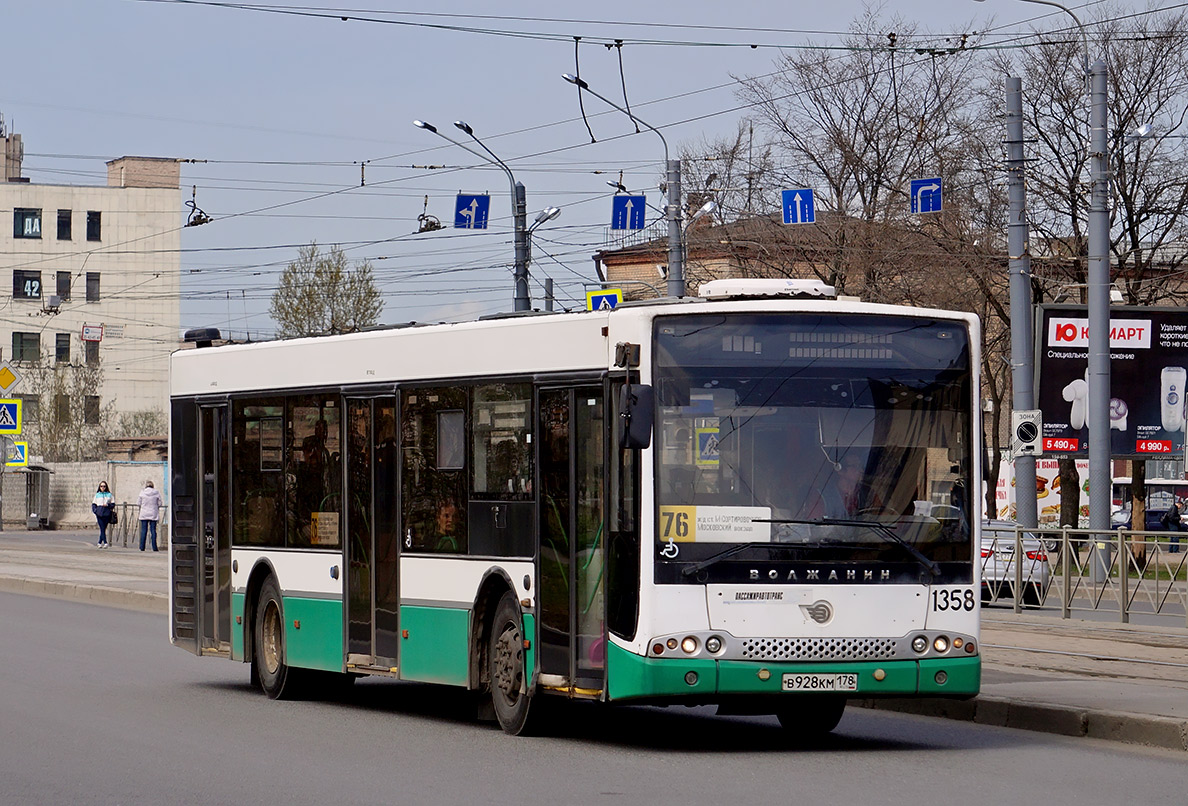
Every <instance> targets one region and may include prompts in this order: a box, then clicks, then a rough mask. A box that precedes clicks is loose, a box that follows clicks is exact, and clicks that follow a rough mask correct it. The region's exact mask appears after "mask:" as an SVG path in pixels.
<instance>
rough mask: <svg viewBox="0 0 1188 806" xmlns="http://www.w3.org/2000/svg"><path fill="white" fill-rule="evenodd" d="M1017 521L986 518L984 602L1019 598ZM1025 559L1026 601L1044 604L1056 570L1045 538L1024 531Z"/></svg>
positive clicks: (1023, 567) (984, 535)
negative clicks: (1016, 575)
mask: <svg viewBox="0 0 1188 806" xmlns="http://www.w3.org/2000/svg"><path fill="white" fill-rule="evenodd" d="M1017 526H1018V524H1016V523H1014V522H1013V521H982V546H981V549H982V601H998V600H1007V601H1012V602H1013V601H1014V599H1015V573H1016V557H1015V549H1016V540H1015V528H1016V527H1017ZM1022 550H1023V554H1022V558H1021V560H1022V561H1021V562H1020V563H1018V565H1019V566H1020V569H1021V571H1022V581H1023V589H1022V601H1023V603H1024V604H1029V605H1037V606H1038V605H1040V604H1041V603H1043V601H1044V597H1045V596H1047V593H1048V586H1049V585H1051V584H1052V570H1051V567H1050V566H1049V562H1048V551H1047V549H1046V548H1045V547H1044V543H1043V541H1041V540H1040V539H1039V538H1038V537H1036V536H1035V534H1033V533H1032V532H1024V533H1023V540H1022Z"/></svg>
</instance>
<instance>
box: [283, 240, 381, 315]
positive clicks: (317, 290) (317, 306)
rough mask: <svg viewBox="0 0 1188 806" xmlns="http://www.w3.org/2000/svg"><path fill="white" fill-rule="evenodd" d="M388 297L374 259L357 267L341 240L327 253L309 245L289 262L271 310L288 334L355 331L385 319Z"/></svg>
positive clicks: (314, 245)
mask: <svg viewBox="0 0 1188 806" xmlns="http://www.w3.org/2000/svg"><path fill="white" fill-rule="evenodd" d="M383 309H384V302H383V299H381V298H380V293H379V289H378V288H376V285H375V277H374V275H373V273H372V268H371V263H370V262H368V261H366V260H364V261H362V262H360V263H357V264H355V266H354V267H352V266H351V265H350V264H349V263H348V261H347V257H346V255H345V254H344V253H343V251H342V250H341V249H339V248H338V247H337V246H332V247H330V251H329V253H327V254H322V253H320V252H319V251H318V246H317V244H310V245H309V246H306V247H303V248H302V249H301V252H300V254H299V255H298V258H297V260H295V261H293V262H292V263H290V264H289V265H288V267H286V268H285V271H284V273H283V274H282V275H281V280H280V285H279V286H277V289H276V291H275V292H274V293H273V295H272V307H271V309H270V313H271V314H272V318H273V319H274V320H275V321H276V324H277V335H279V336H280V337H282V338H292V337H295V336H314V335H326V334H334V333H352V332H354V331H357V330H362V329H363V328H366V327H371V326H372V325H374V324H376V323H377V322H378V321H379V315H380V313H381V312H382V311H383Z"/></svg>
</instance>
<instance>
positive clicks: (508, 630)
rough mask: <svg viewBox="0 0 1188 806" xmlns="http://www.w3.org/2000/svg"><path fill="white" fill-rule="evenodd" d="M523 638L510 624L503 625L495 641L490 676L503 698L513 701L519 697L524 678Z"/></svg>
mask: <svg viewBox="0 0 1188 806" xmlns="http://www.w3.org/2000/svg"><path fill="white" fill-rule="evenodd" d="M522 647H523V640H522V639H521V638H520V631H519V629H518V628H516V627H515V626H514V625H512V624H508V625H507V626H506V627H504V630H503V632H502V633H501V634H500V635H499V640H498V641H497V642H496V643H495V659H494V661H495V662H494V670H493V674H492V677H493V678H494V682H495V687H496V688H497V689H498V690H499V691H500V693H502V694H503V697H504V699H506V700H507V702H509V703H514V702H515V701H516V699H517V698H518V697H519V694H520V688H521V685H522V683H523V679H524V671H523V669H524V664H523V662H522V655H521V652H522Z"/></svg>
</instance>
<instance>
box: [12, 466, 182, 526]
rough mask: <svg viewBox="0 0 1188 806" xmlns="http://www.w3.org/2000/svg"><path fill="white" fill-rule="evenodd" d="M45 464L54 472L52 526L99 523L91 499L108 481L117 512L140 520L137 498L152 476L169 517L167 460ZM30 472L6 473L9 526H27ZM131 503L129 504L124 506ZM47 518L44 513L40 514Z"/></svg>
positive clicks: (52, 479)
mask: <svg viewBox="0 0 1188 806" xmlns="http://www.w3.org/2000/svg"><path fill="white" fill-rule="evenodd" d="M41 466H42V467H48V468H49V469H50V470H52V471H54V472H53V474H52V475H51V476H50V482H49V488H50V494H49V499H50V505H49V513H48V515H49V521H50V525H51V528H58V529H80V528H90V527H93V526H95V516H94V515H92V514H91V499H92V498H94V497H95V488H96V487H98V486H99V482H100V481H106V482H107V486H108V488H109V489H110V490H111V492H112V495H113V496H114V497H115V500H116V504H117V512H118V513H119V514H120V516H121V517H122V518H123V519H124V520H125V521H129V522H130V521H132V520H136V519H137V513H138V510H137V506H136V499H137V497H138V496H139V495H140V491H141V490H142V489H143V488H144V482H145V481H146V480H148V479H152V482H153V485H154V486H155V487H156V488H157V489H158V490H160V491H161V495H162V496H163V497H164V499H165V507H164V509H163V511H162V516H161V520H162V522H163V523H164V522H167V521H168V520H169V502H170V491H169V489H168V488H167V487H166V486H165V463H164V462H126V461H108V462H49V463H46V464H45V465H41ZM25 485H26V475H25V474H24V473H15V472H12V471H11V470H9V471H7V472H5V473H4V483H3V496H4V501H3V507H4V510H3V513H4V526H5V528H8V529H16V528H24V527H25V524H26V519H27V517H28V515H29V513H28V512H27V511H26V507H25V500H26V496H25ZM123 504H127V505H128V506H126V507H125V506H122V505H123ZM38 515H40V516H42V517H44V516H45V515H44V513H38Z"/></svg>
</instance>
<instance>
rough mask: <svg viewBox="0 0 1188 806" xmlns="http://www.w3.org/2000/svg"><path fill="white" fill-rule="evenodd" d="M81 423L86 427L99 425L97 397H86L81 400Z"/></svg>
mask: <svg viewBox="0 0 1188 806" xmlns="http://www.w3.org/2000/svg"><path fill="white" fill-rule="evenodd" d="M83 422H84V423H86V424H87V425H99V396H98V395H87V396H85V397H84V398H83Z"/></svg>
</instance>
